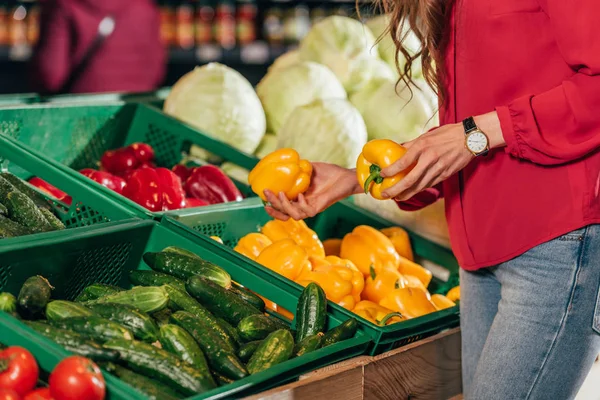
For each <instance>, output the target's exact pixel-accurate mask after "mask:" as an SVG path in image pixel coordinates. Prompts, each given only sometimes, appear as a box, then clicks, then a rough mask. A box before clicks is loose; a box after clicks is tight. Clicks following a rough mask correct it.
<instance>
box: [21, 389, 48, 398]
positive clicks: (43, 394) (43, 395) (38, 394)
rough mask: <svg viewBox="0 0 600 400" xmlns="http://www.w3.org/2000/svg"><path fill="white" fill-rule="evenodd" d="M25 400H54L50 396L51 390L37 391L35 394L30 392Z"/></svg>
mask: <svg viewBox="0 0 600 400" xmlns="http://www.w3.org/2000/svg"><path fill="white" fill-rule="evenodd" d="M23 400H53V399H52V395H51V394H50V388H40V389H35V390H34V391H33V392H29V393H28V394H27V396H25V397H23Z"/></svg>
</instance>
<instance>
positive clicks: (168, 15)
mask: <svg viewBox="0 0 600 400" xmlns="http://www.w3.org/2000/svg"><path fill="white" fill-rule="evenodd" d="M160 37H161V39H162V42H163V43H164V45H165V46H167V47H169V46H172V45H173V44H174V42H175V13H174V10H173V8H172V7H171V5H169V4H168V3H163V4H162V5H161V7H160Z"/></svg>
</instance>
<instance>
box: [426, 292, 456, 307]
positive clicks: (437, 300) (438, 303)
mask: <svg viewBox="0 0 600 400" xmlns="http://www.w3.org/2000/svg"><path fill="white" fill-rule="evenodd" d="M431 302H432V303H433V305H434V306H435V308H437V309H438V310H443V309H445V308H450V307H454V306H455V305H456V303H454V302H453V301H452V300H450V299H449V298H447V297H446V296H444V295H443V294H432V295H431Z"/></svg>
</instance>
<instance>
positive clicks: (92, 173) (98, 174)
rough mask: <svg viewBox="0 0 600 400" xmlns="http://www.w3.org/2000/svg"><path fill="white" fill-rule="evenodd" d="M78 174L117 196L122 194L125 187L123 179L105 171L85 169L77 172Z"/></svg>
mask: <svg viewBox="0 0 600 400" xmlns="http://www.w3.org/2000/svg"><path fill="white" fill-rule="evenodd" d="M79 173H81V174H82V175H84V176H87V177H88V178H90V179H91V180H93V181H94V182H98V183H99V184H101V185H102V186H106V187H107V188H109V189H110V190H114V191H115V192H117V193H119V194H120V193H122V192H123V188H124V187H125V179H123V178H120V177H118V176H115V175H113V174H111V173H109V172H106V171H96V170H95V169H91V168H86V169H82V170H81V171H79Z"/></svg>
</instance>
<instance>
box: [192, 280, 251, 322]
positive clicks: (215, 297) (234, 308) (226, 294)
mask: <svg viewBox="0 0 600 400" xmlns="http://www.w3.org/2000/svg"><path fill="white" fill-rule="evenodd" d="M185 288H186V290H187V291H188V293H189V294H191V295H192V296H193V297H195V298H196V299H197V300H198V301H199V302H200V303H202V304H203V305H204V306H205V307H206V308H208V310H209V311H210V312H212V313H213V314H214V315H216V316H217V317H221V318H223V319H224V320H226V321H227V322H229V323H230V324H232V325H234V326H237V325H238V324H239V323H240V321H241V320H242V319H244V318H246V317H247V316H249V315H254V314H261V312H260V310H258V309H257V308H256V307H254V306H252V305H250V304H248V303H246V302H245V301H244V300H242V299H240V298H239V297H238V296H236V295H235V294H234V293H232V292H230V291H229V290H227V289H225V288H223V287H221V286H219V285H217V284H216V283H214V282H213V281H210V280H208V279H206V278H203V277H201V276H192V277H191V278H189V279H188V281H187V282H186V284H185Z"/></svg>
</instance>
